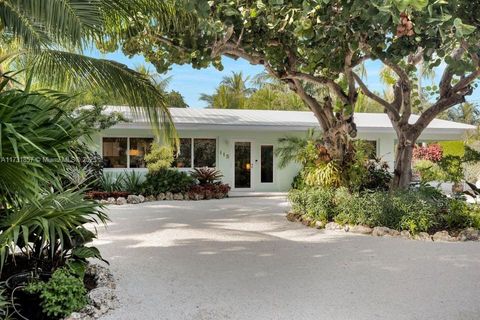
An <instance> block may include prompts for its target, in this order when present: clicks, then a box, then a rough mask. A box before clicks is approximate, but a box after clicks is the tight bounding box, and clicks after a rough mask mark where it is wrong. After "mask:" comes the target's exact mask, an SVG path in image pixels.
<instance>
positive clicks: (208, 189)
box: [188, 183, 230, 199]
mask: <svg viewBox="0 0 480 320" xmlns="http://www.w3.org/2000/svg"><path fill="white" fill-rule="evenodd" d="M229 191H230V186H229V185H228V184H224V183H214V184H205V185H194V186H192V187H190V189H189V190H188V195H189V196H191V197H192V198H194V197H195V196H196V195H201V196H203V197H204V198H205V199H211V198H212V197H216V198H224V197H225V196H227V195H228V192H229Z"/></svg>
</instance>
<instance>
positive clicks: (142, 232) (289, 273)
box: [96, 197, 480, 320]
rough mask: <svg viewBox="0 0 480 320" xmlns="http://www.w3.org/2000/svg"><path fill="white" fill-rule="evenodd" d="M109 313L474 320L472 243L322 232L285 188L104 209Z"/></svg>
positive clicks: (479, 285) (476, 273)
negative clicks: (298, 211)
mask: <svg viewBox="0 0 480 320" xmlns="http://www.w3.org/2000/svg"><path fill="white" fill-rule="evenodd" d="M110 208H111V209H110V217H111V219H112V222H111V223H110V224H109V226H108V228H107V229H106V230H103V229H102V230H100V235H99V238H100V239H99V240H98V241H97V242H96V245H97V246H98V247H99V248H100V249H101V251H102V253H103V255H104V256H105V257H106V258H107V259H108V260H109V261H110V263H111V269H112V271H113V272H114V273H115V275H116V276H117V278H118V288H117V291H118V296H119V299H120V306H119V308H118V309H116V310H114V311H113V312H111V313H110V314H109V315H107V316H106V317H104V318H102V319H103V320H107V319H111V320H113V319H115V320H119V319H129V320H133V319H139V320H140V319H142V320H147V319H172V320H182V319H195V320H206V319H245V320H247V319H248V320H255V319H285V320H287V319H288V320H293V319H295V320H296V319H329V320H330V319H332V320H335V319H356V320H357V319H369V320H370V319H422V320H424V319H435V320H439V319H449V320H450V319H461V320H464V319H479V318H480V244H479V243H433V242H429V243H427V242H420V241H412V240H403V239H393V238H374V237H371V236H358V235H349V234H344V233H339V234H336V233H328V232H320V231H318V230H315V229H310V228H306V227H304V226H302V225H300V224H296V223H291V222H288V221H287V220H286V219H285V212H286V211H287V209H288V204H287V203H286V201H285V199H284V198H283V197H276V198H230V199H224V200H210V201H196V202H193V201H190V202H189V201H163V202H150V203H144V204H141V205H126V206H112V207H110Z"/></svg>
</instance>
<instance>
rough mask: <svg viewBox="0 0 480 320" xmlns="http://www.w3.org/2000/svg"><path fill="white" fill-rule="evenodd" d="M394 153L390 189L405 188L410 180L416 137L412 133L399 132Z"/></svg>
mask: <svg viewBox="0 0 480 320" xmlns="http://www.w3.org/2000/svg"><path fill="white" fill-rule="evenodd" d="M398 136H399V140H398V145H397V150H396V155H395V169H394V172H393V181H392V189H406V188H408V186H409V185H410V182H411V181H412V159H413V148H414V146H415V141H416V138H415V137H414V135H412V134H405V133H400V134H398Z"/></svg>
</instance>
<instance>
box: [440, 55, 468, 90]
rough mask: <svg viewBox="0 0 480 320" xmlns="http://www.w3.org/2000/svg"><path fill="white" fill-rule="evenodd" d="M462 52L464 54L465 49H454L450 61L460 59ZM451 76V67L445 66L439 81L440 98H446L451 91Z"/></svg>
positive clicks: (452, 74)
mask: <svg viewBox="0 0 480 320" xmlns="http://www.w3.org/2000/svg"><path fill="white" fill-rule="evenodd" d="M464 52H465V49H464V48H463V47H460V48H458V49H456V50H455V51H454V52H453V53H452V59H453V60H458V59H460V57H461V56H462V55H463V53H464ZM453 76H454V73H453V70H452V67H450V66H447V67H446V68H445V70H444V71H443V75H442V79H441V80H440V84H439V89H440V97H446V96H448V95H449V94H450V92H451V90H452V79H453Z"/></svg>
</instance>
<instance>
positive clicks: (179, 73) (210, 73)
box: [88, 50, 480, 108]
mask: <svg viewBox="0 0 480 320" xmlns="http://www.w3.org/2000/svg"><path fill="white" fill-rule="evenodd" d="M88 55H90V56H93V57H101V58H104V59H110V60H115V61H117V62H120V63H123V64H126V65H127V66H129V67H130V68H134V67H135V66H138V65H142V64H144V65H146V66H147V67H149V68H150V70H152V71H154V70H155V67H154V66H153V65H152V64H150V63H148V62H146V61H145V59H144V58H143V57H142V56H139V55H137V56H134V57H132V58H129V57H127V56H125V55H124V54H123V53H122V52H121V51H117V52H114V53H109V54H105V55H102V54H100V53H98V52H97V51H94V50H92V51H91V52H90V53H88ZM223 65H224V70H223V71H218V70H216V69H215V68H213V67H209V68H206V69H201V70H197V69H193V68H192V67H191V66H190V65H174V66H172V68H171V70H170V71H168V72H167V73H166V74H162V75H161V76H162V77H170V83H169V87H168V89H169V90H176V91H178V92H180V93H181V94H182V95H183V97H184V99H185V102H186V103H187V104H188V105H189V106H190V107H192V108H204V107H206V103H205V102H204V101H201V100H200V99H199V97H200V95H201V94H202V93H206V94H212V93H213V92H214V91H215V88H216V87H217V86H218V85H219V84H220V82H221V81H222V78H223V77H224V76H228V75H231V74H232V72H240V71H241V72H242V73H243V74H244V76H250V78H252V77H253V76H254V75H256V74H258V73H261V72H263V70H264V69H263V67H261V66H253V65H250V64H249V63H248V62H247V61H245V60H242V59H238V60H233V59H231V58H226V57H225V58H223ZM365 67H366V71H367V77H366V79H365V81H366V83H367V85H368V86H369V88H370V89H372V90H373V91H377V92H383V91H384V90H385V86H384V85H383V84H382V83H381V82H380V79H379V77H378V75H379V72H380V69H381V67H382V65H381V63H380V62H377V61H367V62H366V64H365ZM442 71H443V70H442V67H440V69H439V70H436V72H435V79H434V83H435V84H437V85H438V82H439V80H440V77H441V75H442ZM428 82H429V80H424V85H428ZM467 101H470V102H474V103H478V104H480V88H477V89H476V90H475V92H474V93H473V95H471V96H470V97H467Z"/></svg>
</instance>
